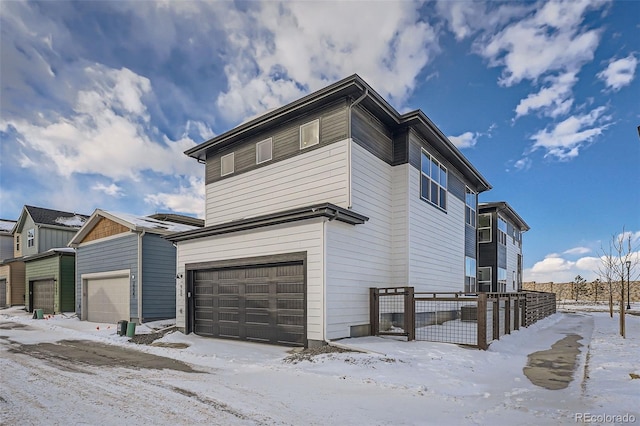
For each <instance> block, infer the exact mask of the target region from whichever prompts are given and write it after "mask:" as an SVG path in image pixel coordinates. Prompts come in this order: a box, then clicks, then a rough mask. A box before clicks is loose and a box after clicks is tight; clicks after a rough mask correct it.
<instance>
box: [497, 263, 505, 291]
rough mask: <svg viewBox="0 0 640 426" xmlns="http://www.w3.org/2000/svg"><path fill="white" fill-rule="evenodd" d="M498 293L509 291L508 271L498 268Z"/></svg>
mask: <svg viewBox="0 0 640 426" xmlns="http://www.w3.org/2000/svg"><path fill="white" fill-rule="evenodd" d="M498 291H499V292H500V293H504V292H505V291H507V270H506V269H504V268H498Z"/></svg>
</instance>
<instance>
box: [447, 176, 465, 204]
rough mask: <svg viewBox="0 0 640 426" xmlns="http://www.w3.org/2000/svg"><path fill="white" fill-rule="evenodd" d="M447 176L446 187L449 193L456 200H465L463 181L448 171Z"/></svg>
mask: <svg viewBox="0 0 640 426" xmlns="http://www.w3.org/2000/svg"><path fill="white" fill-rule="evenodd" d="M447 177H448V182H447V189H448V191H449V194H451V195H453V196H454V197H456V198H457V199H458V200H461V201H463V202H465V199H464V196H465V185H464V182H463V181H462V180H461V179H460V178H459V177H458V176H457V175H456V174H455V173H451V172H449V175H448V176H447ZM465 204H466V202H465Z"/></svg>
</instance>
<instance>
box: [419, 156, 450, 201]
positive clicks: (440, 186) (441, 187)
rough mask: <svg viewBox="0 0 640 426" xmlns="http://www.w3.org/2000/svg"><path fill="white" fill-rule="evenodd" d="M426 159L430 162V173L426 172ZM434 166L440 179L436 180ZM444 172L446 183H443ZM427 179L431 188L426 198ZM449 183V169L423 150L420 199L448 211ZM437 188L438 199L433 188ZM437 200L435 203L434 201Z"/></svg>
mask: <svg viewBox="0 0 640 426" xmlns="http://www.w3.org/2000/svg"><path fill="white" fill-rule="evenodd" d="M425 159H426V160H427V161H428V162H429V173H428V174H427V173H426V172H425V165H424V161H425ZM432 165H433V166H436V167H437V168H438V179H437V180H436V179H435V173H434V172H433V171H432V170H431V169H432ZM442 172H444V182H442V180H443V179H442V174H441V173H442ZM425 179H427V181H428V182H429V188H428V192H427V196H426V197H425V196H424V193H425V190H424V183H423V182H424V180H425ZM448 181H449V171H448V170H447V168H446V167H445V166H444V165H443V164H442V163H441V162H440V161H438V160H437V159H436V158H435V157H434V156H433V155H431V154H429V152H427V151H426V150H425V149H424V148H422V150H421V154H420V199H422V200H423V201H426V202H427V203H429V204H432V205H434V206H436V207H438V208H439V209H441V210H444V211H447V201H448V198H449V196H448V195H447V194H448V190H447V186H448V185H447V182H448ZM434 185H435V186H436V190H437V191H438V194H437V197H433V196H432V193H433V191H432V188H433V186H434ZM442 195H444V200H443V199H442ZM434 198H435V201H434Z"/></svg>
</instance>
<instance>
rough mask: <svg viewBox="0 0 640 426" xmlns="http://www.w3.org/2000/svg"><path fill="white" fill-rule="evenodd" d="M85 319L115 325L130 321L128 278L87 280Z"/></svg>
mask: <svg viewBox="0 0 640 426" xmlns="http://www.w3.org/2000/svg"><path fill="white" fill-rule="evenodd" d="M86 300H87V319H88V320H89V321H92V322H104V323H116V322H118V321H120V320H127V321H128V320H129V319H130V310H131V306H130V301H131V298H130V295H129V277H126V276H125V277H109V278H100V279H89V280H87V299H86Z"/></svg>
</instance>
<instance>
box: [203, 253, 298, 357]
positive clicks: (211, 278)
mask: <svg viewBox="0 0 640 426" xmlns="http://www.w3.org/2000/svg"><path fill="white" fill-rule="evenodd" d="M192 276H193V285H192V288H193V297H194V301H193V305H192V306H193V331H194V332H195V333H196V334H199V335H202V336H212V337H225V338H232V339H239V340H249V341H256V342H265V343H272V344H282V345H293V346H304V345H305V343H306V339H305V337H306V309H305V305H306V302H305V300H306V299H305V293H306V291H305V277H304V266H303V263H302V262H291V263H278V264H269V265H255V266H242V267H227V268H220V269H209V270H198V271H194V273H193V275H192Z"/></svg>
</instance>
